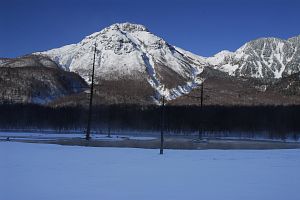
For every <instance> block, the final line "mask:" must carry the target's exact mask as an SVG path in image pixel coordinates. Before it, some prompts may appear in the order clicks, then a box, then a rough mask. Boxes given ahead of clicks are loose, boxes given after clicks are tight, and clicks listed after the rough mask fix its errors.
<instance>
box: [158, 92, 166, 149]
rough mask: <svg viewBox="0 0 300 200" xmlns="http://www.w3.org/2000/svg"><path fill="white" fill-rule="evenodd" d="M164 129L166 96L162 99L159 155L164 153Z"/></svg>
mask: <svg viewBox="0 0 300 200" xmlns="http://www.w3.org/2000/svg"><path fill="white" fill-rule="evenodd" d="M164 128H165V96H163V97H162V105H161V112H160V151H159V154H163V153H164Z"/></svg>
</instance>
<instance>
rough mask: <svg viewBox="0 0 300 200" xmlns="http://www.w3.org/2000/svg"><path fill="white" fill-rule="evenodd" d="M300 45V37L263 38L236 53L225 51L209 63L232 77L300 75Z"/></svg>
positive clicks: (244, 46) (208, 59) (208, 61)
mask: <svg viewBox="0 0 300 200" xmlns="http://www.w3.org/2000/svg"><path fill="white" fill-rule="evenodd" d="M299 41H300V36H297V37H293V38H290V39H288V40H282V39H278V38H260V39H257V40H253V41H250V42H248V43H246V44H245V45H243V46H242V47H241V48H239V49H238V50H237V51H235V52H228V51H222V52H220V53H218V54H216V55H215V56H213V57H211V58H206V61H207V63H208V65H212V66H214V68H215V69H219V70H221V71H224V72H227V73H228V74H230V75H235V76H244V77H254V78H281V77H283V76H287V75H291V74H294V73H297V72H299V71H300V50H299V48H300V42H299Z"/></svg>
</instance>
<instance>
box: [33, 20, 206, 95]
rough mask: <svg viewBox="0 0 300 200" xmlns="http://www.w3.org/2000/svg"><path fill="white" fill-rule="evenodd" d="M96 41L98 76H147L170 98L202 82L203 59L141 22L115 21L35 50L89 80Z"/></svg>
mask: <svg viewBox="0 0 300 200" xmlns="http://www.w3.org/2000/svg"><path fill="white" fill-rule="evenodd" d="M94 44H96V46H97V47H96V48H97V51H96V65H95V75H96V77H97V78H100V79H104V80H119V79H133V80H135V79H144V78H146V79H147V80H148V83H149V84H150V85H151V86H152V87H153V88H154V89H155V91H156V92H157V97H156V98H157V99H158V98H160V96H161V95H164V96H165V97H166V99H167V100H170V99H175V98H177V97H178V96H181V95H182V94H185V93H188V92H190V91H191V90H192V89H193V88H195V87H197V85H199V83H201V80H198V79H197V78H196V76H197V74H199V73H201V71H202V70H203V64H204V62H201V61H200V60H201V59H200V60H199V58H198V57H197V56H191V55H192V54H191V53H189V52H186V51H183V50H179V49H176V48H175V47H173V46H171V45H169V44H168V43H167V42H166V41H164V40H163V39H161V38H159V37H157V36H155V35H154V34H152V33H151V32H149V31H148V30H147V28H146V27H144V26H142V25H138V24H130V23H122V24H113V25H111V26H109V27H107V28H105V29H103V30H102V31H100V32H96V33H93V34H91V35H89V36H87V37H86V38H84V39H83V40H82V41H81V42H79V43H77V44H71V45H67V46H64V47H61V48H57V49H52V50H49V51H45V52H37V53H35V54H42V55H47V56H49V57H50V58H51V59H52V60H54V61H55V62H56V63H58V64H59V65H60V66H61V67H62V68H63V69H65V70H68V71H74V72H77V73H78V74H80V75H81V76H82V77H83V78H84V79H85V80H87V81H89V77H90V73H91V68H92V60H93V51H94ZM195 58H196V59H195Z"/></svg>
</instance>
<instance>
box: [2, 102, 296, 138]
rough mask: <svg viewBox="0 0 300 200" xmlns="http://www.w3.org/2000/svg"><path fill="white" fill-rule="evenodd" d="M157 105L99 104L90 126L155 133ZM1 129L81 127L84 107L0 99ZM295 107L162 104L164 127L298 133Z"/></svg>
mask: <svg viewBox="0 0 300 200" xmlns="http://www.w3.org/2000/svg"><path fill="white" fill-rule="evenodd" d="M160 111H161V107H159V106H154V105H152V106H140V105H100V106H94V107H93V114H92V125H91V128H92V130H94V131H98V132H102V133H105V132H106V131H108V130H109V131H111V132H113V131H123V130H126V131H144V132H159V130H160V113H161V112H160ZM0 113H1V114H0V129H2V130H3V129H24V130H26V129H38V130H43V129H51V130H56V131H68V130H84V129H85V128H86V125H87V116H88V109H87V108H86V107H81V106H65V107H49V106H43V105H36V104H1V105H0ZM299 116H300V106H296V105H295V106H205V107H203V108H201V107H198V106H166V107H165V120H164V121H165V125H164V128H165V132H168V133H172V134H189V133H193V132H199V131H202V132H229V133H230V132H268V133H272V134H277V135H282V134H287V133H297V134H298V133H300V119H299Z"/></svg>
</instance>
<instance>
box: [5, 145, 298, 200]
mask: <svg viewBox="0 0 300 200" xmlns="http://www.w3.org/2000/svg"><path fill="white" fill-rule="evenodd" d="M158 152H159V151H158V150H145V149H128V148H99V147H98V148H93V147H77V146H60V145H49V144H27V143H17V142H0V156H1V162H0V199H1V200H2V199H3V200H35V199H42V200H50V199H51V200H94V199H95V200H96V199H97V200H99V199H103V200H115V199H118V200H120V199H128V200H146V199H149V200H153V199H157V200H158V199H161V200H168V199H170V200H176V199H182V200H183V199H184V200H187V199H205V200H210V199H211V200H218V199H222V200H248V199H249V200H276V199H278V200H282V199H288V200H299V199H300V193H299V190H298V188H299V185H300V173H299V169H300V150H299V149H298V150H203V151H199V150H198V151H197V150H188V151H184V150H166V151H165V154H164V155H159V154H158Z"/></svg>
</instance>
